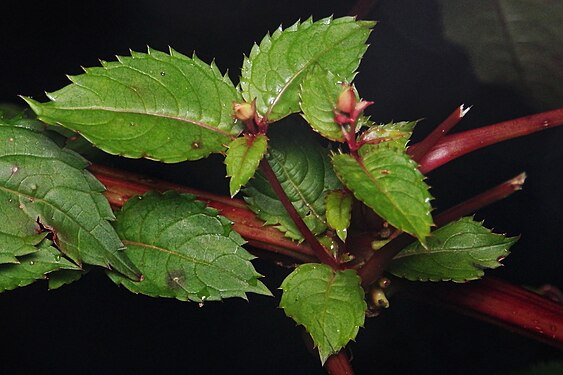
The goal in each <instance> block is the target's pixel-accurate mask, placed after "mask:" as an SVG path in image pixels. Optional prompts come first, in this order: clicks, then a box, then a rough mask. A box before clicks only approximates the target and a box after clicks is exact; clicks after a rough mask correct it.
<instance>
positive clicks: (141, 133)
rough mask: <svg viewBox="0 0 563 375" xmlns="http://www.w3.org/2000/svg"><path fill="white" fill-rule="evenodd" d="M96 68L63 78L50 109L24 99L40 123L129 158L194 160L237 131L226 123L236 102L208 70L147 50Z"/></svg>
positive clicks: (223, 79) (225, 82)
mask: <svg viewBox="0 0 563 375" xmlns="http://www.w3.org/2000/svg"><path fill="white" fill-rule="evenodd" d="M102 65H103V66H102V67H97V68H88V69H85V74H82V75H78V76H73V77H70V79H71V81H72V82H73V83H72V84H70V85H68V86H66V87H64V88H62V89H61V90H59V91H56V92H53V93H50V94H48V96H49V99H51V102H48V103H38V102H36V101H35V100H32V99H30V98H24V99H25V100H26V101H27V102H28V104H29V105H30V106H31V108H32V109H33V111H35V113H36V114H37V115H38V116H39V118H40V119H41V120H42V121H45V122H47V123H49V124H55V123H56V124H61V125H63V126H64V127H66V128H69V129H72V130H74V131H77V132H79V133H80V134H82V135H83V136H84V137H85V138H86V139H88V140H89V141H90V142H92V143H93V144H94V145H96V146H97V147H99V148H101V149H102V150H104V151H106V152H109V153H111V154H119V155H123V156H127V157H131V158H140V157H145V158H149V159H155V160H160V161H164V162H167V163H173V162H179V161H184V160H196V159H200V158H203V157H206V156H207V155H209V154H210V153H212V152H221V151H223V150H224V148H225V147H224V145H225V144H226V143H228V142H229V141H230V140H231V139H232V138H233V136H236V135H237V134H238V133H239V132H240V131H241V130H242V128H241V125H240V123H239V122H237V121H236V120H235V119H234V118H233V117H232V102H233V101H240V95H239V94H238V91H237V90H236V88H235V87H234V85H233V84H232V82H231V81H230V80H229V78H228V77H227V76H224V75H222V74H221V72H219V70H218V69H217V67H216V66H215V65H214V64H211V65H207V64H205V63H204V62H202V61H201V60H199V59H198V58H197V57H195V56H194V57H193V58H191V59H190V58H188V57H186V56H184V55H182V54H180V53H178V52H176V51H174V50H170V54H166V53H163V52H159V51H156V50H153V49H149V51H148V53H147V54H144V53H138V52H132V53H131V57H118V61H115V62H103V63H102Z"/></svg>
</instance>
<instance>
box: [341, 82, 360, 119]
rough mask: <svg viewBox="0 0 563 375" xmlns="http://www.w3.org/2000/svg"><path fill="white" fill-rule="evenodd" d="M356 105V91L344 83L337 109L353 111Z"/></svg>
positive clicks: (345, 111)
mask: <svg viewBox="0 0 563 375" xmlns="http://www.w3.org/2000/svg"><path fill="white" fill-rule="evenodd" d="M355 107H356V93H355V91H354V89H353V88H352V86H350V85H348V84H343V85H342V91H341V92H340V95H339V96H338V99H337V101H336V109H337V110H339V111H340V112H343V113H352V111H353V110H354V108H355Z"/></svg>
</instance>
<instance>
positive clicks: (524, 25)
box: [439, 0, 563, 111]
mask: <svg viewBox="0 0 563 375" xmlns="http://www.w3.org/2000/svg"><path fill="white" fill-rule="evenodd" d="M439 6H440V9H441V12H442V19H443V26H444V28H443V30H444V37H445V38H446V39H448V40H449V41H451V42H454V43H455V44H458V45H461V46H462V47H463V48H464V52H465V53H466V54H467V56H468V58H469V59H470V61H471V65H472V70H473V71H474V72H475V75H476V76H477V79H478V80H479V81H480V82H483V83H486V84H492V85H497V86H499V85H502V86H508V87H510V88H512V89H514V90H515V91H517V92H518V94H519V95H520V96H522V97H523V98H525V99H527V103H528V104H529V105H534V106H535V110H537V111H540V110H542V109H544V110H547V109H555V108H559V107H561V103H563V74H561V46H562V45H563V28H562V27H561V25H562V24H563V2H562V1H551V0H493V1H490V0H475V1H472V2H471V3H470V4H469V3H465V2H459V1H449V0H440V1H439Z"/></svg>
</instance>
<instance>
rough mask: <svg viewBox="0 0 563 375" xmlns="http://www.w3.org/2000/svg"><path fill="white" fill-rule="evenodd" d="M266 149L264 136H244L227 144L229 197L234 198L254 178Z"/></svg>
mask: <svg viewBox="0 0 563 375" xmlns="http://www.w3.org/2000/svg"><path fill="white" fill-rule="evenodd" d="M267 149H268V137H266V135H264V134H258V135H247V134H245V135H244V136H243V137H239V138H237V139H235V140H234V141H232V142H231V143H230V144H229V148H228V149H227V156H226V157H225V164H226V165H227V176H229V177H231V181H230V182H229V189H230V192H231V197H234V196H235V195H236V194H237V193H238V192H239V190H240V188H241V187H242V186H244V185H246V183H247V182H248V181H249V180H250V179H251V178H252V176H254V173H255V172H256V169H257V168H258V165H259V164H260V160H262V158H263V157H264V154H265V153H266V150H267Z"/></svg>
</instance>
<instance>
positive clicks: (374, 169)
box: [332, 145, 432, 243]
mask: <svg viewBox="0 0 563 375" xmlns="http://www.w3.org/2000/svg"><path fill="white" fill-rule="evenodd" d="M369 148H370V151H369V152H367V153H365V154H363V155H362V153H361V152H360V155H359V156H358V157H356V158H355V157H353V156H352V155H348V154H335V155H334V156H333V157H332V163H333V165H334V170H335V172H336V174H337V175H338V177H339V178H340V180H341V181H342V182H343V183H344V185H346V186H347V187H348V189H350V190H351V191H352V192H353V193H354V196H355V197H356V198H357V199H359V200H360V201H362V202H364V203H365V204H366V205H367V206H368V207H370V208H371V209H372V210H374V211H375V213H376V214H378V215H379V216H381V217H382V218H383V219H385V220H386V221H387V222H389V224H391V225H392V226H394V227H395V228H398V229H400V230H402V231H404V232H406V233H409V234H412V235H413V236H415V237H416V238H417V239H418V240H419V241H421V242H422V243H425V241H426V237H427V236H428V235H429V234H430V227H431V226H432V216H431V215H430V210H431V206H430V199H431V196H430V193H429V192H428V186H427V185H426V183H424V176H423V175H422V174H421V173H420V172H419V171H418V169H417V165H416V163H415V162H414V161H413V160H412V159H410V158H409V156H408V155H407V154H406V153H405V152H404V151H403V150H396V149H394V148H388V147H378V146H372V145H369Z"/></svg>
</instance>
